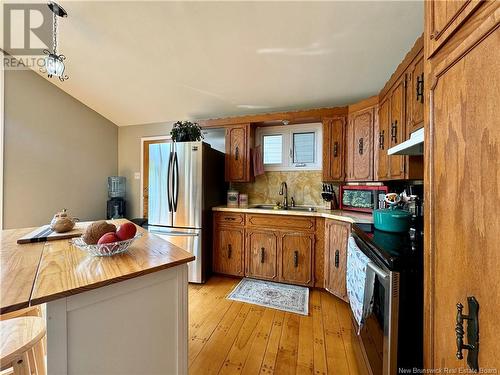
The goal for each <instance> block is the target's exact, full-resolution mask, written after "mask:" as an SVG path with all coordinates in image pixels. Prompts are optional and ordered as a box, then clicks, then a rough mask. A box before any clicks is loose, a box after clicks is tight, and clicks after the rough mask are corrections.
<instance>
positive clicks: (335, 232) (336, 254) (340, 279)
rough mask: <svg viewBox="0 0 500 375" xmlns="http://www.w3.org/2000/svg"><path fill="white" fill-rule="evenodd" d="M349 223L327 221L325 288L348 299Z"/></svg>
mask: <svg viewBox="0 0 500 375" xmlns="http://www.w3.org/2000/svg"><path fill="white" fill-rule="evenodd" d="M349 231H350V229H349V224H345V223H340V222H338V221H334V220H326V221H325V249H326V251H325V289H326V290H328V291H329V292H330V293H332V294H334V295H336V296H337V297H339V298H341V299H343V300H344V301H348V298H347V286H346V266H347V240H348V238H349Z"/></svg>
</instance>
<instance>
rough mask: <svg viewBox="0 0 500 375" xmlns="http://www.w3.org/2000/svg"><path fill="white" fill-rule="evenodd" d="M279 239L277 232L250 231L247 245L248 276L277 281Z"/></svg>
mask: <svg viewBox="0 0 500 375" xmlns="http://www.w3.org/2000/svg"><path fill="white" fill-rule="evenodd" d="M277 250H278V237H277V235H276V233H275V232H268V231H261V230H249V231H248V232H247V245H246V261H247V262H246V276H249V277H256V278H259V279H267V280H277V279H278V269H277V264H278V262H277V259H278V251H277Z"/></svg>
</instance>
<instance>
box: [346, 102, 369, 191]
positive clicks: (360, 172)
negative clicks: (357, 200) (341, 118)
mask: <svg viewBox="0 0 500 375" xmlns="http://www.w3.org/2000/svg"><path fill="white" fill-rule="evenodd" d="M374 115H375V112H374V109H373V108H368V109H366V110H362V111H359V112H355V113H353V114H352V115H351V124H350V126H351V127H352V130H351V139H350V143H349V146H350V147H351V150H350V151H349V154H350V155H351V162H352V174H351V176H350V177H349V180H351V181H371V180H373V126H374V123H375V118H374Z"/></svg>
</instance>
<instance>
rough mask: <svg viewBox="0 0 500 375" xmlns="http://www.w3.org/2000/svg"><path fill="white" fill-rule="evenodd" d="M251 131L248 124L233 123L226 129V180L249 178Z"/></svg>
mask: <svg viewBox="0 0 500 375" xmlns="http://www.w3.org/2000/svg"><path fill="white" fill-rule="evenodd" d="M251 131H252V129H251V127H250V124H240V125H235V126H231V127H228V128H227V129H226V171H225V172H226V181H231V182H249V181H250V180H251V161H250V147H251V141H252V137H251Z"/></svg>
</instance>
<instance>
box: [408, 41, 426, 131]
mask: <svg viewBox="0 0 500 375" xmlns="http://www.w3.org/2000/svg"><path fill="white" fill-rule="evenodd" d="M415 60H416V61H415V62H414V63H413V64H412V65H410V68H409V69H408V84H407V91H406V109H407V113H406V137H407V138H409V136H410V134H411V133H413V132H414V131H415V130H418V129H420V128H421V127H423V126H424V96H425V95H424V53H423V51H422V52H421V53H420V55H419V56H418V57H417V58H416V59H415Z"/></svg>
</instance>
